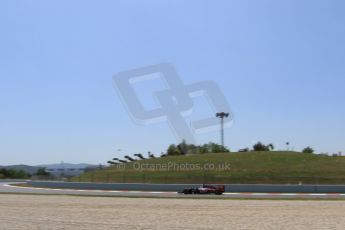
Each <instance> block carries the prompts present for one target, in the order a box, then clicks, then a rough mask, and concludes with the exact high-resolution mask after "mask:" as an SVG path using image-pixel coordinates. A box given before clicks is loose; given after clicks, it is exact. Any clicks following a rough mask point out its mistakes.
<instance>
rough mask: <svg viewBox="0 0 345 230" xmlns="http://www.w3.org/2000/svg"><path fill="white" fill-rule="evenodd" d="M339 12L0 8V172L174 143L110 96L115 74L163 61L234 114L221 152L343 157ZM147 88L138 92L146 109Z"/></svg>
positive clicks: (315, 7) (332, 8) (245, 7)
mask: <svg viewBox="0 0 345 230" xmlns="http://www.w3.org/2000/svg"><path fill="white" fill-rule="evenodd" d="M344 10H345V2H344V1H342V0H330V1H317V0H286V1H285V0H281V1H276V0H262V1H256V0H245V1H242V0H238V1H228V0H224V1H196V0H195V1H193V0H191V1H183V0H174V1H158V0H148V1H140V0H130V1H128V0H121V1H119V0H117V1H85V0H83V1H82V0H79V1H77V0H76V1H67V0H56V1H44V0H41V1H39V0H36V1H24V0H21V1H18V0H2V1H0V28H1V36H0V106H1V109H0V128H1V131H0V140H1V141H0V154H1V158H0V165H3V164H5V165H6V164H19V163H25V164H41V163H53V162H60V161H65V162H72V163H79V162H87V163H104V162H106V161H107V160H109V159H111V158H113V157H115V156H121V155H124V154H134V153H138V152H141V153H146V152H147V151H152V152H154V153H160V152H162V151H164V150H165V149H166V147H167V146H168V145H169V144H170V143H175V142H176V139H175V137H174V135H173V134H172V132H171V130H170V129H169V127H168V125H167V124H166V123H160V124H154V125H149V126H139V125H137V124H135V123H133V121H132V120H131V118H130V116H129V114H128V113H127V111H126V109H125V108H124V106H123V104H122V103H121V100H120V98H119V97H118V95H117V93H116V92H115V90H114V88H113V86H112V76H113V75H114V74H116V73H118V72H121V71H125V70H129V69H133V68H137V67H142V66H147V65H152V64H157V63H162V62H168V63H172V64H173V65H174V66H175V68H176V69H177V71H178V73H179V75H180V77H181V78H182V79H183V81H184V82H185V83H186V84H191V83H193V82H200V81H205V80H213V81H215V82H217V83H218V85H219V86H220V88H221V89H222V91H223V93H224V94H225V96H226V98H227V100H228V101H229V103H230V106H231V109H232V111H233V113H234V116H235V120H234V123H233V126H232V127H231V128H229V129H227V130H226V145H227V146H229V147H230V149H231V150H234V151H235V150H238V149H239V148H244V147H249V146H252V145H253V143H254V142H255V141H259V140H260V141H263V142H265V143H273V144H275V146H276V148H277V149H285V148H286V146H285V142H286V141H290V142H291V147H294V148H295V149H296V150H300V149H302V148H304V147H306V146H309V145H310V146H312V147H314V148H315V149H316V150H317V152H330V153H332V152H338V151H343V152H345V144H344V141H343V140H344V138H345V133H344V130H345V122H344V116H345V106H344V105H345V102H344V99H345V91H344V83H345V80H344V76H345V65H344V60H345V14H344V13H343V12H344ZM155 84H156V83H155ZM156 86H157V85H151V86H150V85H148V86H147V87H142V89H143V91H145V90H146V91H145V92H143V93H144V94H143V95H144V96H143V100H144V103H146V104H150V100H152V98H150V95H151V94H150V90H152V89H154V90H155V89H156ZM197 105H198V106H199V108H196V109H195V111H201V112H198V114H199V115H200V113H203V112H205V113H206V110H207V108H208V107H207V104H206V103H203V102H202V101H201V102H200V103H197ZM194 115H195V114H194ZM197 138H198V142H200V143H204V142H208V141H214V142H219V134H218V133H207V134H203V135H199V136H198V137H197ZM118 149H122V151H121V152H120V151H117V150H118Z"/></svg>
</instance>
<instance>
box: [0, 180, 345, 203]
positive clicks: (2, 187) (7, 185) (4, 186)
mask: <svg viewBox="0 0 345 230" xmlns="http://www.w3.org/2000/svg"><path fill="white" fill-rule="evenodd" d="M17 183H20V182H0V194H1V193H3V194H9V193H13V194H42V195H82V196H114V197H147V198H155V197H157V198H239V199H246V198H248V199H249V198H253V199H258V198H263V199H344V200H345V194H340V193H224V194H223V195H222V196H216V195H183V194H178V193H177V192H145V191H106V190H74V189H50V188H33V187H20V186H16V184H17Z"/></svg>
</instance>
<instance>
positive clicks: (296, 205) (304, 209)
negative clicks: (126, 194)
mask: <svg viewBox="0 0 345 230" xmlns="http://www.w3.org/2000/svg"><path fill="white" fill-rule="evenodd" d="M0 229H1V230H2V229H6V230H7V229H25V230H28V229H44V230H46V229H90V230H91V229H92V230H97V229H121V230H122V229H136V230H137V229H138V230H139V229H140V230H144V229H157V230H158V229H159V230H161V229H176V230H177V229H178V230H180V229H198V230H200V229H201V230H204V229H275V230H276V229H289V230H291V229H308V230H309V229H345V202H344V201H270V200H193V199H190V200H189V199H188V200H186V199H144V198H106V197H72V196H37V195H4V194H2V195H0Z"/></svg>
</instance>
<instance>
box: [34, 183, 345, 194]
mask: <svg viewBox="0 0 345 230" xmlns="http://www.w3.org/2000/svg"><path fill="white" fill-rule="evenodd" d="M27 184H29V185H31V186H34V187H40V188H55V189H80V190H133V191H162V192H168V191H181V190H182V189H183V188H186V187H198V186H200V184H123V183H80V182H77V183H76V182H52V181H27ZM225 191H226V192H254V193H261V192H262V193H345V185H268V184H256V185H249V184H247V185H246V184H243V185H239V184H227V185H225Z"/></svg>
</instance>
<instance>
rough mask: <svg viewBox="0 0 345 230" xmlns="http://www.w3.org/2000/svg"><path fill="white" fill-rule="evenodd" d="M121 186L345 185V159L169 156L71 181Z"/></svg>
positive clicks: (289, 155)
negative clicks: (185, 184) (224, 184)
mask: <svg viewBox="0 0 345 230" xmlns="http://www.w3.org/2000/svg"><path fill="white" fill-rule="evenodd" d="M71 180H72V181H81V182H118V183H273V184H277V183H283V184H298V183H303V184H315V183H317V184H345V157H331V156H321V155H314V154H305V153H297V152H248V153H213V154H204V155H192V156H169V157H165V158H156V159H148V160H142V161H136V162H131V163H127V164H121V165H116V166H111V167H108V168H105V169H101V170H97V171H93V172H87V173H84V174H82V175H81V176H79V177H75V178H72V179H71Z"/></svg>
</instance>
